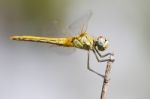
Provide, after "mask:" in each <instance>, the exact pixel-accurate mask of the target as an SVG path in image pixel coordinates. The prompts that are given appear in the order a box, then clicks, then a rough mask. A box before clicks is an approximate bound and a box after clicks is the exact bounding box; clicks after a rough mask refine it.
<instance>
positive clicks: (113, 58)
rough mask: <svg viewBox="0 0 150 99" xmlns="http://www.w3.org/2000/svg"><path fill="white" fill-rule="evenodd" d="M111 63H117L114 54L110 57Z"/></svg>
mask: <svg viewBox="0 0 150 99" xmlns="http://www.w3.org/2000/svg"><path fill="white" fill-rule="evenodd" d="M109 61H111V62H114V61H115V57H114V54H113V53H112V55H110V58H109Z"/></svg>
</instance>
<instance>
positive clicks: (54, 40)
mask: <svg viewBox="0 0 150 99" xmlns="http://www.w3.org/2000/svg"><path fill="white" fill-rule="evenodd" d="M91 16H92V12H91V11H89V12H88V13H87V14H85V15H83V16H82V17H80V18H79V19H78V20H76V21H74V22H73V23H72V24H71V25H70V26H68V28H69V29H70V30H73V28H79V29H80V31H78V34H77V35H74V36H69V37H47V36H45V37H44V36H43V37H42V36H32V35H21V36H18V35H17V36H11V37H10V39H12V40H17V41H30V42H40V43H48V44H52V45H58V46H63V47H74V48H78V49H82V50H86V51H87V52H88V53H87V69H88V70H89V71H91V72H93V73H95V74H97V75H99V76H101V77H104V76H103V75H102V74H100V73H98V72H97V71H96V70H94V69H92V68H91V66H90V52H93V53H94V55H95V58H96V59H97V61H98V62H107V61H112V62H113V61H114V58H113V56H114V54H113V53H106V54H101V52H102V51H105V50H106V49H107V48H108V45H109V41H108V40H107V39H106V38H105V37H104V36H102V35H100V36H98V37H97V38H94V37H92V36H91V35H90V34H89V33H88V32H86V30H87V24H88V21H89V19H90V18H91ZM82 21H83V22H82ZM74 32H75V31H74ZM107 56H110V57H108V58H105V57H107Z"/></svg>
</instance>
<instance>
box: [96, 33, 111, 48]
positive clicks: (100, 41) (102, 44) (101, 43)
mask: <svg viewBox="0 0 150 99" xmlns="http://www.w3.org/2000/svg"><path fill="white" fill-rule="evenodd" d="M95 45H96V46H97V48H98V50H100V51H104V50H105V49H107V48H108V40H107V39H106V38H104V37H102V36H100V37H98V38H97V40H96V43H95Z"/></svg>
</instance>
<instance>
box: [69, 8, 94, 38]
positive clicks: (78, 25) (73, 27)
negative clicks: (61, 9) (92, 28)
mask: <svg viewBox="0 0 150 99" xmlns="http://www.w3.org/2000/svg"><path fill="white" fill-rule="evenodd" d="M92 15H93V13H92V11H88V12H87V13H85V14H84V15H83V16H81V17H79V18H78V19H77V20H75V21H74V22H72V24H70V25H69V26H68V29H69V31H70V32H71V34H72V35H75V34H77V33H80V32H86V30H87V28H88V22H89V20H90V18H91V16H92Z"/></svg>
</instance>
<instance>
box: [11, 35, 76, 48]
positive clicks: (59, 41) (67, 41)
mask: <svg viewBox="0 0 150 99" xmlns="http://www.w3.org/2000/svg"><path fill="white" fill-rule="evenodd" d="M11 39H12V40H18V41H32V42H41V43H49V44H55V45H60V46H66V47H72V46H73V44H72V38H71V37H70V38H49V37H38V36H12V37H11Z"/></svg>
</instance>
